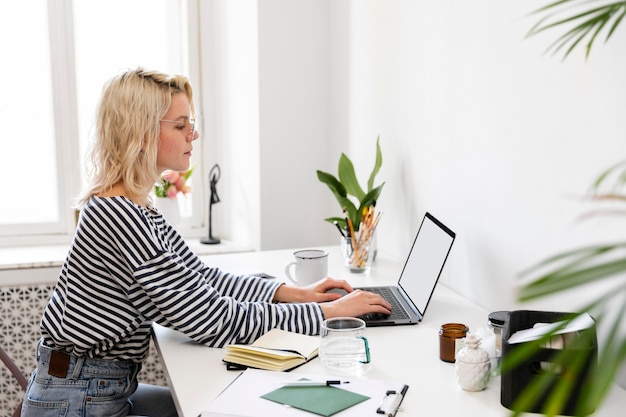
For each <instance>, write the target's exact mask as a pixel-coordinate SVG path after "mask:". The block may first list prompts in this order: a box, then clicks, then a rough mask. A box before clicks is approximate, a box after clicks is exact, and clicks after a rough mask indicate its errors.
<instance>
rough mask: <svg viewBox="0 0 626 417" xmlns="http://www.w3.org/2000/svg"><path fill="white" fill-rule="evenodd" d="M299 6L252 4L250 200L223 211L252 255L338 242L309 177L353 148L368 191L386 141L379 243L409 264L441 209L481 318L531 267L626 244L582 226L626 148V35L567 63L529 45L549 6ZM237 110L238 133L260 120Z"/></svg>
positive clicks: (242, 154)
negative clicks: (243, 232) (595, 247)
mask: <svg viewBox="0 0 626 417" xmlns="http://www.w3.org/2000/svg"><path fill="white" fill-rule="evenodd" d="M234 3H235V4H244V3H250V2H234ZM252 3H254V2H252ZM293 3H294V2H292V1H289V0H263V1H260V2H256V3H255V4H256V5H257V6H258V16H257V18H256V19H257V20H256V21H257V22H258V28H256V27H254V24H249V25H240V26H239V28H240V29H241V28H243V27H244V26H250V25H252V26H253V27H254V29H255V30H256V29H258V67H256V68H255V67H254V63H255V60H254V59H253V60H250V61H244V62H245V63H246V64H244V65H248V67H249V68H248V72H247V74H248V75H247V77H254V75H253V74H255V73H256V74H257V75H258V97H257V99H258V110H257V111H258V120H257V119H254V117H253V118H252V120H253V122H252V123H254V122H258V126H257V132H258V137H255V138H250V137H249V136H254V134H253V133H251V134H250V135H248V137H246V135H240V136H241V137H242V138H243V139H241V138H240V140H235V142H234V143H231V144H229V145H227V146H228V147H230V150H229V151H228V152H226V154H227V158H225V160H227V161H229V164H230V165H231V167H230V169H231V171H230V174H231V175H232V176H233V177H234V179H230V180H228V181H230V182H231V183H234V184H235V185H237V188H236V189H237V190H238V192H239V193H240V194H239V195H238V197H237V198H232V199H230V200H231V201H225V202H224V203H221V204H223V205H222V206H221V208H220V209H222V210H226V211H227V212H229V213H230V212H231V210H230V209H228V207H233V206H232V205H233V204H234V207H233V208H232V211H233V212H241V213H243V214H241V215H239V219H240V220H239V221H235V222H234V224H236V225H237V226H238V227H241V228H242V229H245V228H248V229H250V230H252V232H251V234H252V235H253V236H258V237H254V238H253V239H252V241H253V242H258V244H255V247H258V248H261V249H274V248H283V247H294V246H315V245H325V244H333V243H337V234H336V230H334V229H333V227H332V226H331V225H329V224H327V223H324V222H323V220H322V219H323V218H324V217H328V216H332V215H336V214H339V207H338V205H337V203H336V202H335V201H334V199H333V197H332V195H331V194H330V192H329V191H328V190H327V189H326V188H325V186H324V185H322V184H320V183H319V182H318V181H317V179H316V177H315V170H316V169H324V170H328V171H331V172H335V171H336V164H337V160H338V158H339V155H340V153H341V152H346V153H347V154H348V155H349V156H350V157H351V158H352V159H353V160H354V162H355V165H356V167H357V171H358V174H359V177H360V178H362V179H363V181H365V179H366V178H367V175H368V174H369V172H370V170H371V167H372V164H373V161H374V160H373V158H374V145H375V140H376V137H377V136H378V135H380V137H381V145H382V150H383V159H384V162H383V167H382V170H381V173H380V175H379V180H380V181H386V185H385V189H384V191H383V194H382V196H381V199H380V201H379V207H380V208H381V209H382V210H383V211H384V216H383V220H382V221H381V224H380V226H379V240H378V244H379V248H380V249H381V250H386V251H389V252H392V253H394V254H396V255H397V256H398V257H400V258H403V257H404V256H406V252H407V251H408V248H409V246H410V244H411V242H412V239H413V237H414V234H415V231H416V229H417V227H418V224H419V221H420V219H421V218H422V216H423V213H424V212H425V211H426V210H428V211H431V212H432V213H433V214H435V215H436V216H437V217H439V218H440V219H441V220H443V221H444V222H445V223H446V224H448V225H449V226H450V227H451V228H452V229H453V230H455V231H456V232H457V234H458V239H457V242H456V244H455V247H454V248H453V252H452V254H451V258H450V261H449V264H448V265H447V268H446V270H445V276H444V280H445V281H446V282H447V283H448V284H450V285H451V286H453V287H454V288H456V289H458V290H459V292H461V293H462V294H464V295H466V296H468V297H470V298H472V299H474V300H476V301H477V302H478V303H480V304H481V305H483V306H485V307H486V308H487V309H490V310H496V309H513V308H516V307H518V306H517V305H516V302H515V299H516V298H515V287H516V286H517V285H518V283H519V282H520V281H519V279H520V278H519V276H518V275H519V273H520V272H521V271H522V270H524V269H525V268H527V267H529V266H531V265H533V264H534V263H536V262H538V261H540V260H542V259H544V258H546V257H547V256H549V255H552V254H555V253H557V252H560V251H562V250H564V249H566V248H573V247H579V246H581V245H583V244H588V243H592V242H594V241H603V242H604V241H607V240H608V239H609V238H613V237H618V229H619V228H617V227H615V220H614V219H611V221H608V220H606V219H605V220H600V221H588V222H578V221H577V216H578V215H580V214H581V213H582V212H583V211H584V210H585V209H587V208H589V206H587V205H585V204H583V203H582V202H581V200H580V197H581V196H582V194H583V193H584V192H585V191H586V189H587V187H588V186H589V185H590V183H591V181H592V180H593V179H594V178H595V177H596V176H597V175H598V174H599V173H600V172H601V171H602V170H603V169H605V168H607V167H608V166H610V165H612V164H613V163H615V162H617V161H619V160H621V159H622V158H623V155H624V152H625V151H626V147H625V146H624V145H623V134H622V131H621V130H622V127H623V123H622V122H621V119H622V118H621V115H622V114H624V110H626V102H625V101H624V100H623V98H622V97H623V93H622V92H623V89H622V88H620V81H621V80H622V74H624V73H625V72H624V70H625V67H626V59H624V58H623V54H622V53H621V51H622V50H623V47H624V44H625V43H626V29H623V28H621V30H620V31H619V32H618V33H616V34H615V35H614V37H613V39H612V40H611V41H610V42H609V43H608V44H607V45H603V44H602V43H598V44H597V46H596V47H595V49H594V51H593V52H592V55H591V58H590V59H589V61H588V62H585V59H584V57H582V55H581V53H575V54H573V55H572V56H571V57H570V58H568V60H566V61H565V62H561V59H560V57H551V56H548V55H544V54H543V51H544V49H545V48H546V47H547V46H548V45H549V43H550V42H551V41H552V40H553V39H554V37H553V36H554V35H548V34H546V36H540V37H536V38H531V39H525V34H526V32H527V31H528V30H529V28H530V27H531V26H532V25H533V24H534V23H535V20H534V19H533V18H531V17H528V14H529V13H530V12H531V11H533V10H535V9H536V8H537V7H538V6H539V5H541V4H544V3H543V2H541V1H536V0H535V1H526V2H514V3H511V2H506V3H503V2H501V1H498V0H481V1H475V2H466V1H463V0H449V1H446V2H424V1H412V0H357V1H355V0H350V1H349V0H345V1H344V0H341V1H327V0H324V1H318V0H307V1H299V2H297V5H295V4H293ZM224 4H226V2H224ZM228 4H231V3H230V2H228ZM252 10H254V8H252ZM251 21H252V22H253V21H254V19H253V18H251ZM231 33H239V32H238V31H235V32H231ZM253 49H254V48H253ZM239 53H242V50H241V49H237V50H236V51H231V52H230V54H232V56H238V55H237V54H239ZM250 53H252V54H254V51H252V52H250ZM231 59H232V57H231ZM237 62H238V61H233V63H231V64H232V65H237ZM239 65H240V66H241V64H239ZM222 73H223V74H231V73H232V71H229V69H228V67H225V68H223V69H222ZM230 78H231V83H232V85H236V84H237V82H236V79H235V78H233V76H232V75H231V76H230ZM250 88H251V89H254V83H252V84H250ZM240 90H241V88H240ZM242 95H243V94H242ZM251 97H253V98H254V97H255V96H254V94H252V95H251ZM242 103H243V102H242ZM239 107H240V106H237V105H233V103H231V105H230V107H229V112H231V113H230V114H229V118H228V120H229V123H231V124H235V125H240V124H245V123H248V122H250V118H249V117H248V115H249V114H250V113H254V111H252V110H246V111H245V112H244V111H241V109H240V108H239ZM244 108H246V109H247V107H244ZM219 120H220V118H218V121H219ZM223 130H224V132H226V129H223ZM250 131H251V132H254V128H251V129H250ZM224 137H227V136H220V139H223V138H224ZM227 142H228V143H230V142H229V141H227ZM247 143H249V146H248V145H246V144H247ZM257 158H258V159H257ZM241 160H244V161H249V165H248V164H247V162H246V163H242V162H241ZM257 164H258V165H257ZM233 165H234V168H233ZM257 181H258V183H257ZM246 183H248V184H247V186H249V187H250V188H251V189H250V190H248V189H246ZM240 184H243V185H242V186H240ZM232 200H234V202H233V201H232ZM229 204H230V205H231V206H229ZM257 204H258V206H257ZM242 205H243V206H244V207H242ZM246 211H247V212H249V213H248V214H249V217H246V214H245V213H246ZM231 215H232V214H231ZM256 219H259V223H260V229H255V227H256V226H253V225H254V224H255V222H256ZM244 223H245V225H246V227H243V226H242V225H243V224H244ZM231 226H232V222H231ZM594 291H599V289H598V288H597V287H596V289H595V290H594ZM581 302H582V299H581V298H580V297H558V298H557V299H551V300H546V301H543V302H540V303H539V304H537V305H536V307H537V308H546V309H552V310H556V309H562V310H570V309H574V308H576V307H577V305H575V304H576V303H581Z"/></svg>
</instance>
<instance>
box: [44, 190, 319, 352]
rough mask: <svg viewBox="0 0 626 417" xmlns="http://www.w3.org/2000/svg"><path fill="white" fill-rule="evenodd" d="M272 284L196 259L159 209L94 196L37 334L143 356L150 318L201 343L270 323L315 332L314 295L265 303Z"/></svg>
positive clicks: (229, 339)
mask: <svg viewBox="0 0 626 417" xmlns="http://www.w3.org/2000/svg"><path fill="white" fill-rule="evenodd" d="M279 285H280V284H279V283H276V282H272V281H268V280H266V279H262V278H255V277H246V276H235V275H233V274H229V273H226V272H224V271H221V270H220V269H218V268H211V267H209V266H207V265H206V264H204V263H203V262H202V261H201V260H200V259H199V258H198V257H197V256H196V255H195V254H194V253H193V252H192V251H191V250H190V249H189V247H188V246H187V245H186V243H185V241H184V240H183V239H182V237H181V236H180V235H179V234H178V233H177V232H176V231H175V230H174V229H173V228H172V227H171V226H170V225H169V224H167V223H166V222H165V221H164V219H163V216H162V215H160V214H158V213H156V212H153V211H152V210H151V209H147V208H144V207H141V206H139V205H136V204H135V203H133V202H132V201H130V200H129V199H127V198H125V197H106V198H101V197H93V198H92V199H91V200H90V201H89V202H88V203H87V204H86V205H85V206H84V207H83V209H82V210H81V216H80V221H79V224H78V227H77V230H76V234H75V236H74V240H73V242H72V245H71V247H70V250H69V253H68V256H67V259H66V260H65V263H64V265H63V267H62V270H61V273H60V276H59V280H58V282H57V285H56V287H55V289H54V292H53V294H52V297H51V298H50V301H49V302H48V305H47V306H46V309H45V311H44V314H43V318H42V321H41V331H42V335H43V339H44V343H45V344H46V345H47V346H50V347H53V348H59V349H62V350H64V351H66V352H68V353H71V354H73V355H76V356H87V357H93V358H102V359H108V360H125V359H130V360H133V361H141V360H142V359H143V358H144V356H145V355H146V352H147V349H148V345H149V339H150V328H151V325H152V323H153V322H156V323H159V324H161V325H163V326H166V327H169V328H172V329H175V330H178V331H180V332H182V333H184V334H186V335H188V336H189V337H191V338H192V339H194V340H196V341H198V342H199V343H203V344H205V345H207V346H218V347H222V346H224V345H226V344H228V343H249V342H252V341H253V340H255V339H256V338H258V337H259V336H260V335H262V334H263V333H265V332H267V331H268V330H270V329H272V328H274V327H278V328H281V329H286V330H291V331H295V332H298V333H305V334H317V333H319V330H320V324H321V322H322V320H323V314H322V311H321V308H320V307H319V305H317V304H316V303H305V304H291V303H272V302H271V300H272V298H273V296H274V294H275V292H276V289H277V288H278V286H279Z"/></svg>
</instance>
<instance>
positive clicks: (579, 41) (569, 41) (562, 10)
mask: <svg viewBox="0 0 626 417" xmlns="http://www.w3.org/2000/svg"><path fill="white" fill-rule="evenodd" d="M599 3H600V4H599ZM531 15H533V16H534V15H542V16H543V17H541V18H540V20H539V21H538V22H537V23H536V24H535V25H534V26H533V27H532V28H531V29H530V31H529V32H528V35H527V36H534V35H537V34H539V33H542V32H545V31H547V30H551V29H554V28H564V29H565V33H564V34H562V35H561V36H559V37H558V38H557V39H556V40H555V41H554V42H553V43H552V44H550V46H549V47H548V48H547V50H546V52H551V53H552V54H556V53H558V52H563V59H565V58H567V57H568V56H569V54H570V53H571V52H572V51H573V50H574V49H576V47H578V46H579V45H581V46H582V47H584V48H585V57H586V58H589V54H590V53H591V48H592V47H593V45H594V42H595V41H596V38H597V37H598V36H600V34H601V33H602V32H604V33H605V34H606V36H605V39H604V41H605V42H607V41H608V40H609V39H610V38H611V36H612V35H613V33H615V30H616V29H617V27H618V26H619V24H620V23H621V22H622V19H623V18H624V16H625V15H626V1H608V0H607V1H601V2H599V1H598V0H558V1H554V2H551V3H549V4H548V5H546V6H544V7H541V8H539V9H537V10H535V11H534V12H533V13H531Z"/></svg>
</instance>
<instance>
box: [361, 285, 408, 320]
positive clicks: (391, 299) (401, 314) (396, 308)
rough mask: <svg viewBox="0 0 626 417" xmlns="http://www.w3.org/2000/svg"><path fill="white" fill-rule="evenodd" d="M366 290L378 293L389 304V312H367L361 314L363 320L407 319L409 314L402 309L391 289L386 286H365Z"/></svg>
mask: <svg viewBox="0 0 626 417" xmlns="http://www.w3.org/2000/svg"><path fill="white" fill-rule="evenodd" d="M367 290H368V291H370V292H373V293H376V294H380V295H381V296H382V297H383V298H384V299H385V300H387V302H388V303H389V304H391V314H390V315H387V314H383V313H369V314H364V315H363V316H361V319H363V320H386V319H387V320H389V319H390V320H401V319H408V318H409V315H408V314H407V313H406V311H405V310H404V307H402V305H401V304H400V302H399V301H398V299H397V298H396V296H395V295H394V294H393V292H392V291H391V289H389V288H387V287H373V288H367Z"/></svg>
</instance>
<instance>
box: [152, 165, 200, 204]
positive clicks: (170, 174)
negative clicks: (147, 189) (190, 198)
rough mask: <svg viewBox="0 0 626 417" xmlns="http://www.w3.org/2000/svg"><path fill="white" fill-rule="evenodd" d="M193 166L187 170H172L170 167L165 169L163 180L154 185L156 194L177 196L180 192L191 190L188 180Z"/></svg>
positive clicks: (168, 196) (159, 195)
mask: <svg viewBox="0 0 626 417" xmlns="http://www.w3.org/2000/svg"><path fill="white" fill-rule="evenodd" d="M193 168H194V167H191V168H190V169H188V170H187V171H172V170H170V169H168V170H165V171H163V173H162V174H161V182H159V183H158V184H156V185H155V186H154V194H155V195H156V196H157V197H167V198H176V195H177V194H178V193H183V194H187V193H189V192H191V187H190V186H189V185H188V184H187V180H188V179H189V176H191V173H192V172H193Z"/></svg>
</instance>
